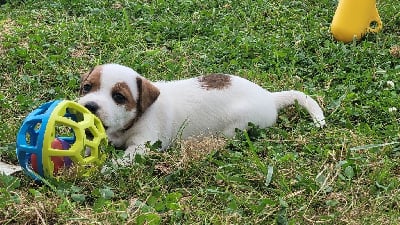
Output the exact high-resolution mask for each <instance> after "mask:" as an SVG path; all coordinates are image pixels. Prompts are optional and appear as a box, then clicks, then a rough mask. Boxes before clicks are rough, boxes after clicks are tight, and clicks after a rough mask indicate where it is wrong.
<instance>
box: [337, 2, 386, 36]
mask: <svg viewBox="0 0 400 225" xmlns="http://www.w3.org/2000/svg"><path fill="white" fill-rule="evenodd" d="M381 29H382V21H381V18H380V16H379V13H378V9H377V8H376V0H339V5H338V7H337V9H336V12H335V15H334V16H333V19H332V24H331V33H332V34H333V37H334V38H335V39H336V40H338V41H342V42H345V43H348V42H351V41H353V39H356V40H360V39H361V38H362V37H363V36H364V35H365V34H366V33H377V32H379V31H380V30H381Z"/></svg>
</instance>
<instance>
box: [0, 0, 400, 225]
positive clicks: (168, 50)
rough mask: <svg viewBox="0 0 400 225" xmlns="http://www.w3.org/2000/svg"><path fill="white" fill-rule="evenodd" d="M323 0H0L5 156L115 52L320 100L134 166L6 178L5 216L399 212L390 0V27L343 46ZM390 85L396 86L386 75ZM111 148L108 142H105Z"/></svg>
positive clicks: (264, 217) (389, 215)
mask: <svg viewBox="0 0 400 225" xmlns="http://www.w3.org/2000/svg"><path fill="white" fill-rule="evenodd" d="M336 4H337V1H333V0H322V1H313V0H304V1H291V0H278V1H250V0H244V1H203V0H196V1H146V0H142V1H106V0H100V1H91V0H80V1H67V0H57V1H33V0H25V1H10V0H8V1H5V3H3V4H2V5H1V6H0V31H1V32H0V58H1V60H0V73H1V75H2V76H0V84H1V85H0V108H1V109H0V110H1V112H0V137H1V138H0V156H1V158H2V160H3V161H6V162H9V163H17V160H16V156H15V136H16V133H17V132H18V128H19V126H20V125H21V122H22V120H23V118H24V117H25V116H26V115H27V114H28V113H29V112H30V111H31V110H33V109H34V108H36V107H38V106H39V105H40V104H41V103H44V102H46V101H49V100H52V99H59V98H64V99H72V100H74V99H77V97H78V95H77V94H78V89H79V77H80V74H82V73H85V72H86V71H88V70H89V69H90V68H91V67H92V66H94V65H96V64H100V63H107V62H116V63H121V64H125V65H127V66H130V67H132V68H134V69H135V70H137V71H138V72H139V73H141V74H143V75H144V76H146V77H148V78H150V79H152V80H157V79H163V80H172V79H181V78H185V77H193V76H197V75H199V74H205V73H210V72H224V73H232V74H237V75H240V76H242V77H247V78H248V79H250V80H252V81H254V82H256V83H258V84H260V85H262V86H263V87H265V88H267V89H269V90H271V91H278V90H284V89H297V90H301V91H304V92H306V93H308V94H310V95H311V96H313V97H315V98H316V99H318V102H319V103H320V104H321V105H322V106H323V109H324V111H325V114H326V116H327V123H328V126H327V127H326V128H325V129H322V130H321V129H317V128H315V127H313V125H312V123H311V120H310V118H309V116H308V115H307V114H306V112H305V111H304V110H302V109H300V108H299V107H297V106H295V107H291V108H288V109H286V110H283V111H282V112H281V113H280V116H279V120H278V123H277V125H276V126H275V127H272V128H268V129H261V128H258V127H254V126H253V127H251V128H250V129H249V130H247V131H238V132H237V135H236V137H235V138H233V139H229V140H224V139H220V138H209V139H205V140H202V141H197V140H190V141H183V142H178V143H177V144H176V146H174V147H172V148H171V149H170V150H168V151H166V152H156V151H154V152H152V153H151V154H150V155H148V156H145V157H141V158H138V159H137V163H136V164H134V165H132V166H130V167H122V168H118V169H117V170H116V171H115V172H114V173H112V174H95V175H94V176H93V177H89V178H79V179H67V178H65V179H61V180H50V181H49V183H48V184H47V185H36V184H34V183H33V182H32V181H31V180H30V179H29V178H28V177H26V176H24V175H21V174H19V175H16V176H1V177H0V223H1V224H274V223H275V224H317V223H322V224H398V223H399V222H400V213H399V212H400V205H399V202H400V193H399V187H400V160H399V156H400V154H399V147H400V144H399V142H400V141H399V130H400V127H399V118H400V117H399V111H398V110H399V109H397V110H396V108H399V102H400V97H399V93H400V88H399V87H400V85H399V83H400V79H399V75H400V58H399V56H400V51H399V50H400V46H399V44H400V28H399V24H400V16H399V11H400V9H399V4H394V3H392V2H387V1H378V9H379V12H380V16H381V18H382V21H383V24H384V29H383V30H382V31H381V32H380V33H378V34H376V35H367V37H366V38H365V39H364V40H363V41H361V42H354V43H350V44H343V43H339V42H336V41H335V40H333V39H332V37H331V36H330V34H329V25H330V21H331V19H332V16H333V14H334V11H335V8H336ZM393 84H394V85H393ZM112 151H114V150H112Z"/></svg>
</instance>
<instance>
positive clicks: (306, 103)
mask: <svg viewBox="0 0 400 225" xmlns="http://www.w3.org/2000/svg"><path fill="white" fill-rule="evenodd" d="M272 96H273V97H274V100H275V104H276V106H277V108H278V109H282V108H284V107H286V106H289V105H293V104H295V102H296V101H297V103H298V104H299V105H301V106H302V107H304V108H305V109H306V110H307V111H308V113H310V115H311V117H312V119H313V120H314V123H315V125H316V126H317V127H323V126H325V116H324V113H323V112H322V109H321V107H319V105H318V103H317V102H316V101H315V100H314V99H313V98H311V97H310V96H308V95H306V94H304V93H303V92H300V91H281V92H273V93H272Z"/></svg>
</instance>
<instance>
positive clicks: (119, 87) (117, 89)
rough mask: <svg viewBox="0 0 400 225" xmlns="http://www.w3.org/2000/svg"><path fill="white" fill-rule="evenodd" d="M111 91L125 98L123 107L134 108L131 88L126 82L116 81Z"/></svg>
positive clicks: (129, 109) (134, 102)
mask: <svg viewBox="0 0 400 225" xmlns="http://www.w3.org/2000/svg"><path fill="white" fill-rule="evenodd" d="M111 93H119V94H121V95H122V96H124V97H125V98H126V100H127V101H126V103H125V107H126V109H127V110H128V111H131V110H132V109H134V108H136V101H135V98H134V97H133V95H132V92H131V89H130V88H129V86H128V84H127V83H125V82H119V83H116V84H115V85H114V86H113V88H112V90H111Z"/></svg>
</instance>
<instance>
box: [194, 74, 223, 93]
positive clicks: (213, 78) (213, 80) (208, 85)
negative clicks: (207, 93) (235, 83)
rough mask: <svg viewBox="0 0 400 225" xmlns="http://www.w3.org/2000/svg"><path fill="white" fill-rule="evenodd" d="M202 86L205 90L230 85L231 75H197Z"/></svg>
mask: <svg viewBox="0 0 400 225" xmlns="http://www.w3.org/2000/svg"><path fill="white" fill-rule="evenodd" d="M199 82H200V85H201V87H202V88H205V89H206V90H211V89H219V90H220V89H224V88H227V87H229V86H230V85H231V77H230V76H229V75H226V74H210V75H206V76H201V77H199Z"/></svg>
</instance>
